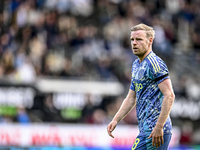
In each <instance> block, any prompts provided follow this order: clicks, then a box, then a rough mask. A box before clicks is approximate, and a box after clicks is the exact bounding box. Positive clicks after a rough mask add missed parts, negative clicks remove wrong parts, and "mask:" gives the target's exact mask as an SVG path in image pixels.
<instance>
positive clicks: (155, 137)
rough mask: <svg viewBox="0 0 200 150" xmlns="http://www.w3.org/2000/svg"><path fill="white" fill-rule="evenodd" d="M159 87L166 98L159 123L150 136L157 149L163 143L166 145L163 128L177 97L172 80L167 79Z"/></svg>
mask: <svg viewBox="0 0 200 150" xmlns="http://www.w3.org/2000/svg"><path fill="white" fill-rule="evenodd" d="M158 87H159V89H160V91H161V92H162V93H163V95H164V98H163V102H162V107H161V112H160V115H159V117H158V121H157V123H156V126H155V128H154V130H153V131H152V133H151V135H150V136H149V138H151V137H152V144H153V146H154V144H156V147H158V146H160V144H161V142H162V143H164V140H163V127H164V124H165V122H166V120H167V118H168V116H169V113H170V111H171V108H172V105H173V102H174V98H175V95H174V92H173V89H172V84H171V80H170V79H169V78H168V79H165V80H164V81H162V82H161V83H159V84H158Z"/></svg>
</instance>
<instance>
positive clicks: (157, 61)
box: [146, 51, 166, 72]
mask: <svg viewBox="0 0 200 150" xmlns="http://www.w3.org/2000/svg"><path fill="white" fill-rule="evenodd" d="M146 61H147V64H148V66H149V68H150V69H153V70H154V72H159V71H160V70H161V68H162V67H163V66H166V65H165V62H164V61H163V60H162V59H161V58H160V57H159V56H157V55H156V54H155V53H154V52H153V51H151V52H150V53H149V54H148V55H147V59H146Z"/></svg>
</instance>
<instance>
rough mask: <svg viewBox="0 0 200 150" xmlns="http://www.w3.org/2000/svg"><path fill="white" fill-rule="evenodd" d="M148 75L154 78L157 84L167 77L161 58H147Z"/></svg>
mask: <svg viewBox="0 0 200 150" xmlns="http://www.w3.org/2000/svg"><path fill="white" fill-rule="evenodd" d="M149 61H150V63H149V71H148V72H149V73H148V74H149V77H150V78H151V79H153V80H155V81H156V82H157V83H158V84H159V83H161V82H162V81H163V80H165V79H167V78H169V71H168V68H167V65H166V64H165V62H164V61H163V60H162V59H159V58H157V59H156V57H154V58H151V59H149Z"/></svg>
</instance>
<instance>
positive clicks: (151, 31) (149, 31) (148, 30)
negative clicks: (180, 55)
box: [131, 23, 155, 39]
mask: <svg viewBox="0 0 200 150" xmlns="http://www.w3.org/2000/svg"><path fill="white" fill-rule="evenodd" d="M137 30H144V31H146V35H147V38H150V37H152V38H153V39H154V37H155V31H154V29H153V28H152V27H150V26H147V25H145V24H143V23H140V24H138V25H136V26H133V27H132V28H131V32H132V31H137Z"/></svg>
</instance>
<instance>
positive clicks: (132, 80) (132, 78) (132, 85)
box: [130, 63, 135, 91]
mask: <svg viewBox="0 0 200 150" xmlns="http://www.w3.org/2000/svg"><path fill="white" fill-rule="evenodd" d="M133 71H134V63H133V65H132V69H131V76H132V77H131V85H130V89H131V90H133V91H135V82H134V75H133Z"/></svg>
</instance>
